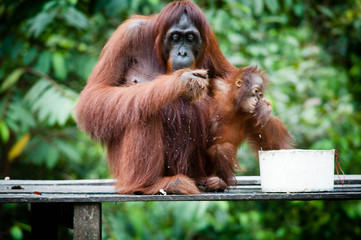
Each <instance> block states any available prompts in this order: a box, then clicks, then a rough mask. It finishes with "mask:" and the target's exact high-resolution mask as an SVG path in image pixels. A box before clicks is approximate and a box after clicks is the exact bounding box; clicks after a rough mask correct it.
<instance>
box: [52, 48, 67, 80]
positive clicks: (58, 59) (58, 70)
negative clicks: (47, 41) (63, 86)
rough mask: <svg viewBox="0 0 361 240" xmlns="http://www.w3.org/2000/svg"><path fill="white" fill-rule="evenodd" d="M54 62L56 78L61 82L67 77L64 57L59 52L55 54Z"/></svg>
mask: <svg viewBox="0 0 361 240" xmlns="http://www.w3.org/2000/svg"><path fill="white" fill-rule="evenodd" d="M52 62H53V68H54V71H55V76H56V77H57V78H59V79H61V80H64V79H65V78H66V75H67V71H66V66H65V59H64V56H63V55H62V54H61V53H59V52H55V53H54V54H53V57H52Z"/></svg>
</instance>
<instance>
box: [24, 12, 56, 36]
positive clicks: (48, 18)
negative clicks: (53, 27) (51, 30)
mask: <svg viewBox="0 0 361 240" xmlns="http://www.w3.org/2000/svg"><path fill="white" fill-rule="evenodd" d="M54 18H55V12H40V13H38V14H37V15H36V16H35V17H33V18H31V19H29V21H28V22H27V32H28V33H29V34H30V35H33V36H34V37H38V36H39V35H40V34H41V33H42V32H43V31H44V30H45V28H46V27H47V26H48V25H49V24H50V23H51V22H53V21H54Z"/></svg>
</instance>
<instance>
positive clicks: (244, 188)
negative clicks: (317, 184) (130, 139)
mask: <svg viewBox="0 0 361 240" xmlns="http://www.w3.org/2000/svg"><path fill="white" fill-rule="evenodd" d="M113 183H114V180H112V179H105V180H59V181H56V180H55V181H43V180H8V181H6V180H1V181H0V202H13V203H21V202H27V203H36V202H43V203H50V202H129V201H260V200H262V201H265V200H348V199H361V175H346V176H345V184H344V185H341V184H340V181H339V178H338V177H337V176H335V189H334V190H333V191H327V192H299V193H268V192H262V190H261V185H260V177H259V176H242V177H237V186H235V187H232V188H230V189H229V190H227V191H225V192H223V193H203V194H199V195H124V194H118V193H116V192H115V188H114V186H113Z"/></svg>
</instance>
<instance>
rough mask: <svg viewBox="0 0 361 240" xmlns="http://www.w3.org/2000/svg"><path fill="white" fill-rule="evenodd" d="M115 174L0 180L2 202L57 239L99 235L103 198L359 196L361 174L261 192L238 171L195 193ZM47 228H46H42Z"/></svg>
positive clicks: (42, 234)
mask: <svg viewBox="0 0 361 240" xmlns="http://www.w3.org/2000/svg"><path fill="white" fill-rule="evenodd" d="M113 183H114V180H112V179H105V180H71V181H68V180H60V181H43V180H0V203H30V204H31V234H32V236H31V237H32V239H57V238H58V233H57V227H58V225H59V224H60V225H64V226H66V227H69V228H72V229H74V239H77V240H78V239H94V240H99V239H101V225H102V220H101V219H102V217H101V216H102V204H101V203H102V202H129V201H291V200H303V201H309V200H356V199H361V175H346V176H345V183H344V185H341V183H340V180H339V179H338V177H337V176H335V187H334V190H332V191H325V192H298V193H270V192H262V190H261V185H260V177H259V176H243V177H237V186H234V187H232V188H230V189H229V190H227V191H225V192H222V193H202V194H198V195H161V194H160V195H124V194H118V193H116V191H115V188H114V186H113ZM44 229H46V231H44Z"/></svg>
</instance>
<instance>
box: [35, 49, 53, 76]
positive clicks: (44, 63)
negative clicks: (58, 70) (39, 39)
mask: <svg viewBox="0 0 361 240" xmlns="http://www.w3.org/2000/svg"><path fill="white" fill-rule="evenodd" d="M51 56H52V55H51V53H50V52H48V51H42V52H41V53H40V55H39V57H38V60H37V62H36V64H35V66H34V68H35V69H37V70H38V71H40V72H42V73H44V74H48V73H49V71H50V64H51Z"/></svg>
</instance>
